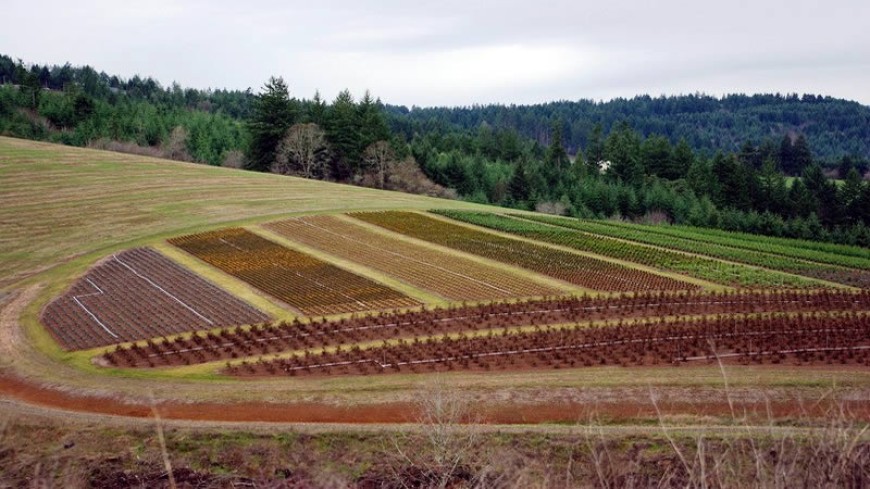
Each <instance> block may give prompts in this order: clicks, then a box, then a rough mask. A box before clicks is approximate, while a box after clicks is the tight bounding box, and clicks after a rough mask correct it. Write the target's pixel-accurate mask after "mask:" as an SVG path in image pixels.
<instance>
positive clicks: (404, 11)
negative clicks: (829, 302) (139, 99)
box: [0, 0, 870, 105]
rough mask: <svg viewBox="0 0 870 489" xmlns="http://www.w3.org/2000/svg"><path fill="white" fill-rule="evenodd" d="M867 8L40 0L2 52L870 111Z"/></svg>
mask: <svg viewBox="0 0 870 489" xmlns="http://www.w3.org/2000/svg"><path fill="white" fill-rule="evenodd" d="M868 17H870V2H867V1H866V0H831V1H828V2H824V3H822V2H817V1H815V0H757V1H754V2H750V1H748V0H737V1H724V0H723V1H716V2H713V1H704V2H698V1H689V0H659V1H656V2H640V1H632V0H610V1H608V2H584V1H576V0H555V1H549V2H528V1H526V0H522V1H520V0H505V1H503V2H498V3H494V2H484V1H475V0H461V1H460V0H444V1H441V2H434V3H428V2H424V3H421V2H406V1H401V0H381V1H375V2H350V1H344V0H321V1H319V2H316V3H314V2H299V1H289V2H284V1H279V0H260V1H252V2H245V3H241V2H235V1H232V2H231V1H229V0H216V1H205V0H189V1H171V0H155V1H152V2H149V3H142V2H120V3H118V2H108V1H105V0H83V1H79V2H75V3H69V2H61V1H59V0H53V1H37V2H31V3H28V4H21V6H15V7H9V6H7V7H6V8H5V9H4V27H3V29H0V51H2V52H3V53H5V54H10V55H12V56H15V57H21V58H24V59H25V60H27V61H31V62H37V63H46V62H48V63H63V62H65V61H70V62H72V63H74V64H90V65H92V66H95V67H96V68H98V69H101V70H105V71H107V72H109V73H113V74H114V73H117V74H119V75H122V76H132V75H133V74H137V73H138V74H142V75H152V76H154V77H156V78H157V79H158V80H160V81H161V82H162V83H164V84H168V83H170V82H172V81H173V80H177V81H179V82H180V83H182V84H183V85H187V86H195V87H201V88H205V87H229V88H239V89H244V88H247V87H254V88H255V89H256V88H257V87H259V86H261V85H262V83H263V82H264V81H265V80H266V79H267V78H268V76H270V75H272V74H276V75H283V76H284V77H285V79H286V80H287V81H288V83H289V84H290V86H291V88H292V89H293V91H294V93H295V94H297V95H300V96H310V95H311V94H313V93H314V90H315V89H318V88H319V89H320V90H321V92H322V93H323V94H324V96H326V97H332V96H334V95H335V94H336V93H337V92H338V91H339V90H341V89H342V88H345V87H348V88H351V89H352V90H353V91H354V92H355V93H357V94H360V93H361V92H362V90H363V89H366V88H368V89H371V90H372V92H373V93H374V94H375V95H377V96H380V97H381V98H382V99H384V100H385V101H388V102H391V103H402V104H407V105H411V104H416V105H433V104H439V105H443V104H447V105H466V104H472V103H485V102H495V101H500V102H504V103H524V102H540V101H546V100H554V99H564V98H567V99H577V98H608V97H612V96H633V95H635V94H639V93H652V94H658V93H681V92H682V93H685V92H695V91H705V92H712V93H728V92H736V91H744V92H757V91H780V92H792V91H800V92H802V91H807V92H817V93H823V94H829V95H833V96H840V97H846V98H852V99H857V100H859V101H862V102H863V103H870V89H868V88H866V87H870V30H868V29H866V27H865V25H864V24H865V22H866V21H865V19H866V18H868Z"/></svg>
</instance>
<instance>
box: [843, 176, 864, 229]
mask: <svg viewBox="0 0 870 489" xmlns="http://www.w3.org/2000/svg"><path fill="white" fill-rule="evenodd" d="M845 180H846V181H845V183H843V187H842V188H841V189H840V201H841V202H842V203H843V207H844V208H845V209H846V215H847V216H848V217H849V220H850V221H852V222H856V221H860V220H861V218H862V215H861V214H862V213H863V211H862V209H861V208H860V207H859V206H860V204H861V192H862V190H863V186H864V184H863V182H862V181H861V174H860V173H858V170H856V169H855V168H854V167H852V168H850V169H849V171H848V172H847V173H846V179H845Z"/></svg>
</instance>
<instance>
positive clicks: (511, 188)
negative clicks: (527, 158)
mask: <svg viewBox="0 0 870 489" xmlns="http://www.w3.org/2000/svg"><path fill="white" fill-rule="evenodd" d="M507 192H508V198H509V199H510V201H511V202H513V203H514V204H523V203H525V202H527V201H528V200H529V197H531V182H530V181H529V176H528V175H527V174H526V164H525V162H524V161H522V160H521V161H520V162H519V163H517V166H516V168H515V169H514V174H513V176H511V179H510V182H508V190H507Z"/></svg>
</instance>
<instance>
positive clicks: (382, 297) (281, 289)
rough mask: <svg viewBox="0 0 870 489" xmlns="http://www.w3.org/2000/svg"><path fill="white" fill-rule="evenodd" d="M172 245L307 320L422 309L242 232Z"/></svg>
mask: <svg viewBox="0 0 870 489" xmlns="http://www.w3.org/2000/svg"><path fill="white" fill-rule="evenodd" d="M169 242H170V243H171V244H173V245H175V246H177V247H179V248H181V249H183V250H184V251H186V252H188V253H190V254H192V255H193V256H195V257H197V258H199V259H201V260H203V261H205V262H206V263H208V264H210V265H213V266H215V267H217V268H218V269H220V270H222V271H224V272H226V273H228V274H230V275H233V276H235V277H238V278H240V279H242V280H244V281H245V282H247V283H249V284H251V285H253V286H254V287H256V288H258V289H260V290H262V291H263V292H265V293H267V294H270V295H271V296H273V297H275V298H277V299H280V300H282V301H284V302H286V303H287V304H290V305H291V306H293V307H295V308H297V309H299V310H300V311H302V312H303V313H305V314H309V315H329V314H341V313H346V312H358V311H368V310H377V309H395V308H401V307H411V306H417V305H419V302H417V301H416V300H414V299H412V298H410V297H406V296H405V295H403V294H402V293H400V292H398V291H395V290H391V289H389V288H387V287H385V286H383V285H380V284H377V283H375V282H372V281H371V280H368V279H366V278H365V277H360V276H359V275H355V274H353V273H350V272H348V271H346V270H342V269H340V268H338V267H336V266H334V265H331V264H329V263H325V262H323V261H321V260H319V259H317V258H315V257H313V256H310V255H307V254H305V253H301V252H298V251H295V250H291V249H288V248H285V247H283V246H280V245H278V244H276V243H273V242H271V241H269V240H267V239H265V238H262V237H260V236H257V235H256V234H253V233H251V232H250V231H246V230H244V229H240V228H230V229H224V230H221V231H212V232H208V233H199V234H193V235H187V236H181V237H179V238H172V239H170V240H169Z"/></svg>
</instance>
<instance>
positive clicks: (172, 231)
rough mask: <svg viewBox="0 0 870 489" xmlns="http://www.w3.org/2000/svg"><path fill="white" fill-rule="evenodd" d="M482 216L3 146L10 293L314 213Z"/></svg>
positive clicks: (2, 243)
mask: <svg viewBox="0 0 870 489" xmlns="http://www.w3.org/2000/svg"><path fill="white" fill-rule="evenodd" d="M431 207H449V208H482V207H481V206H477V205H473V204H467V203H464V202H460V201H451V200H443V199H434V198H428V197H424V196H418V195H410V194H404V193H399V192H386V191H381V190H372V189H366V188H361V187H354V186H349V185H338V184H334V183H327V182H320V181H313V180H304V179H300V178H293V177H282V176H277V175H271V174H263V173H256V172H247V171H241V170H233V169H227V168H218V167H210V166H206V165H198V164H192V163H179V162H171V163H169V162H166V161H161V160H157V159H153V158H146V157H141V156H131V155H124V154H119V153H112V152H107V151H96V150H89V149H81V148H72V147H66V146H57V145H52V144H44V143H38V142H33V141H25V140H20V139H11V138H5V137H0V236H2V238H0V270H2V271H3V272H2V276H0V288H3V287H8V286H9V285H12V284H14V283H16V282H18V281H21V280H22V279H25V278H27V277H30V276H32V275H34V274H36V273H37V272H39V271H42V270H46V269H48V268H52V267H56V266H58V265H60V264H63V263H66V262H69V261H70V260H73V259H75V258H76V257H81V256H83V255H89V254H91V253H94V252H101V253H104V254H105V253H109V252H110V251H112V250H117V249H120V248H127V247H130V246H134V245H136V244H141V243H144V242H150V241H156V240H158V239H160V238H162V237H169V236H173V235H179V234H184V233H189V232H194V231H199V230H205V229H212V228H217V227H224V226H228V225H238V224H248V223H255V222H263V221H267V220H274V219H278V218H280V217H284V216H291V215H298V214H305V213H326V212H341V211H349V210H365V209H369V210H379V209H428V208H431Z"/></svg>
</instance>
